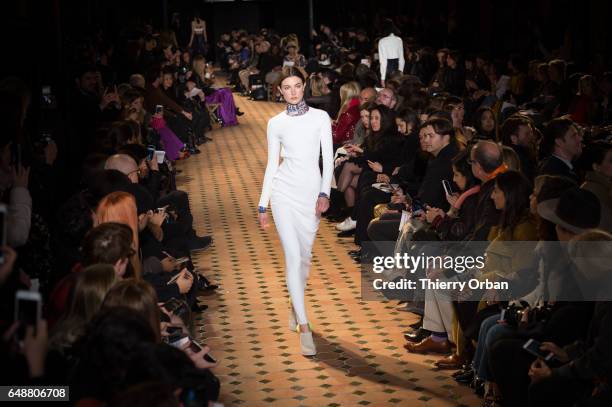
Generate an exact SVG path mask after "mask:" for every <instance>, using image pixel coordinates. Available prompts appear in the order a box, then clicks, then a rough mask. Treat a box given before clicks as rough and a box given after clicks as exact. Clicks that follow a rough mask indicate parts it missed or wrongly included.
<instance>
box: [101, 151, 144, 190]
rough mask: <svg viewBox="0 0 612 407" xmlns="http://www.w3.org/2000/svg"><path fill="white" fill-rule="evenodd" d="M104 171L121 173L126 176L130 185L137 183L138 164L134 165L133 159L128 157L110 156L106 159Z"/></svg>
mask: <svg viewBox="0 0 612 407" xmlns="http://www.w3.org/2000/svg"><path fill="white" fill-rule="evenodd" d="M104 169H105V170H117V171H121V172H122V173H124V174H125V175H127V176H128V178H129V179H130V181H131V182H132V183H134V184H137V183H138V164H136V161H134V159H133V158H132V157H130V156H129V155H126V154H115V155H111V156H110V157H108V158H107V159H106V163H105V164H104Z"/></svg>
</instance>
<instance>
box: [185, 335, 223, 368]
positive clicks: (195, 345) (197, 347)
mask: <svg viewBox="0 0 612 407" xmlns="http://www.w3.org/2000/svg"><path fill="white" fill-rule="evenodd" d="M189 349H191V351H192V352H194V353H198V352H200V351H201V350H202V347H201V346H200V344H199V343H197V342H196V341H194V340H193V339H192V340H191V345H189ZM204 360H205V361H207V362H210V363H217V360H216V359H215V358H213V357H212V356H211V355H210V353H207V354H205V355H204Z"/></svg>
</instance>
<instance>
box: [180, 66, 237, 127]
mask: <svg viewBox="0 0 612 407" xmlns="http://www.w3.org/2000/svg"><path fill="white" fill-rule="evenodd" d="M192 69H193V72H192V74H191V76H190V77H189V79H192V80H194V81H195V85H196V86H197V87H198V88H199V89H201V90H203V91H204V93H205V94H206V97H205V101H206V103H207V104H208V105H210V104H218V105H219V115H220V117H221V119H222V120H223V126H235V125H237V124H238V119H237V118H236V116H241V115H242V114H243V113H242V112H241V111H240V110H239V109H238V108H237V107H236V104H235V103H234V96H233V95H232V91H231V90H230V89H229V88H216V87H214V86H213V85H214V82H213V79H214V78H212V77H211V75H210V73H207V72H206V60H205V59H204V58H203V57H198V56H196V57H195V58H193V64H192Z"/></svg>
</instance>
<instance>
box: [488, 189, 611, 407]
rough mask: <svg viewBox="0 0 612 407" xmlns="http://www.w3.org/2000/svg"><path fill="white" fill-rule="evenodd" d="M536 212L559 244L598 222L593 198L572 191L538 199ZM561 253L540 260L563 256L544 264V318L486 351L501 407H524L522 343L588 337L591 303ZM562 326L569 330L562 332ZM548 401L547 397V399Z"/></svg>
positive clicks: (526, 365) (529, 359) (526, 358)
mask: <svg viewBox="0 0 612 407" xmlns="http://www.w3.org/2000/svg"><path fill="white" fill-rule="evenodd" d="M537 211H538V215H539V216H540V217H541V218H543V219H545V220H547V221H549V222H551V223H552V224H554V231H555V233H556V237H557V238H558V240H559V241H561V242H570V241H571V240H573V239H575V238H576V237H577V236H578V235H580V234H582V233H584V232H588V231H589V229H593V228H595V227H597V225H598V224H599V221H600V219H599V214H600V205H599V201H598V200H597V197H596V196H595V195H594V194H592V193H591V192H589V191H585V190H581V189H579V188H578V187H576V186H575V187H571V188H570V189H567V190H565V191H564V192H563V193H562V194H561V196H560V197H559V198H554V199H547V200H542V201H541V202H539V203H538V205H537ZM549 243H550V242H549ZM565 253H567V249H566V248H564V247H563V246H559V248H558V249H556V251H552V252H551V253H549V254H548V255H547V256H545V257H543V260H545V261H546V263H554V262H556V261H558V260H559V258H560V257H563V259H561V260H562V261H561V262H560V263H558V264H554V265H549V266H548V267H546V270H545V271H546V274H545V275H546V276H547V277H545V278H546V281H545V284H546V285H547V298H548V299H549V303H548V304H549V308H550V311H551V312H550V315H549V316H548V317H547V318H546V319H544V320H542V321H538V322H537V323H536V324H535V325H536V326H533V325H532V324H528V325H527V326H526V329H527V330H526V332H522V335H521V336H519V337H518V338H519V339H517V338H501V339H499V340H497V341H496V342H495V343H493V344H492V345H491V347H490V352H489V360H490V362H489V366H490V373H491V377H492V381H494V382H495V383H496V384H497V387H498V389H499V398H501V400H503V403H504V404H508V405H528V390H529V381H530V379H529V375H531V374H532V373H530V365H532V366H533V362H534V360H535V359H536V358H535V357H533V356H532V355H531V354H529V353H527V352H525V351H524V349H523V345H524V344H525V341H526V340H527V339H529V338H533V339H536V340H538V341H540V342H553V343H556V344H557V345H559V346H566V345H569V344H571V343H572V342H574V341H576V340H579V339H584V336H585V334H586V333H587V332H588V331H587V329H588V323H589V316H590V315H592V312H593V308H592V303H589V302H585V301H584V298H583V297H582V295H581V290H580V288H579V286H578V281H577V280H576V278H577V277H580V273H579V272H578V271H577V269H576V267H577V265H576V263H575V262H574V261H573V260H572V259H571V258H570V257H569V256H568V255H564V254H565ZM561 255H563V256H561ZM546 263H545V264H546ZM568 324H570V325H571V326H572V327H573V328H574V329H571V330H568V329H567V326H568ZM534 367H535V366H534ZM534 370H535V369H534ZM548 396H549V397H551V398H552V397H553V395H552V394H549V395H548Z"/></svg>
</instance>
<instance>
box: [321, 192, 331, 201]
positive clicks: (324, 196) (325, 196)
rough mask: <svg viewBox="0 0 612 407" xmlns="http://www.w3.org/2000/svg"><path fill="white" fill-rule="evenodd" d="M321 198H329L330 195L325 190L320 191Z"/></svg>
mask: <svg viewBox="0 0 612 407" xmlns="http://www.w3.org/2000/svg"><path fill="white" fill-rule="evenodd" d="M319 198H327V199H329V196H327V194H326V193H325V192H320V193H319Z"/></svg>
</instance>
